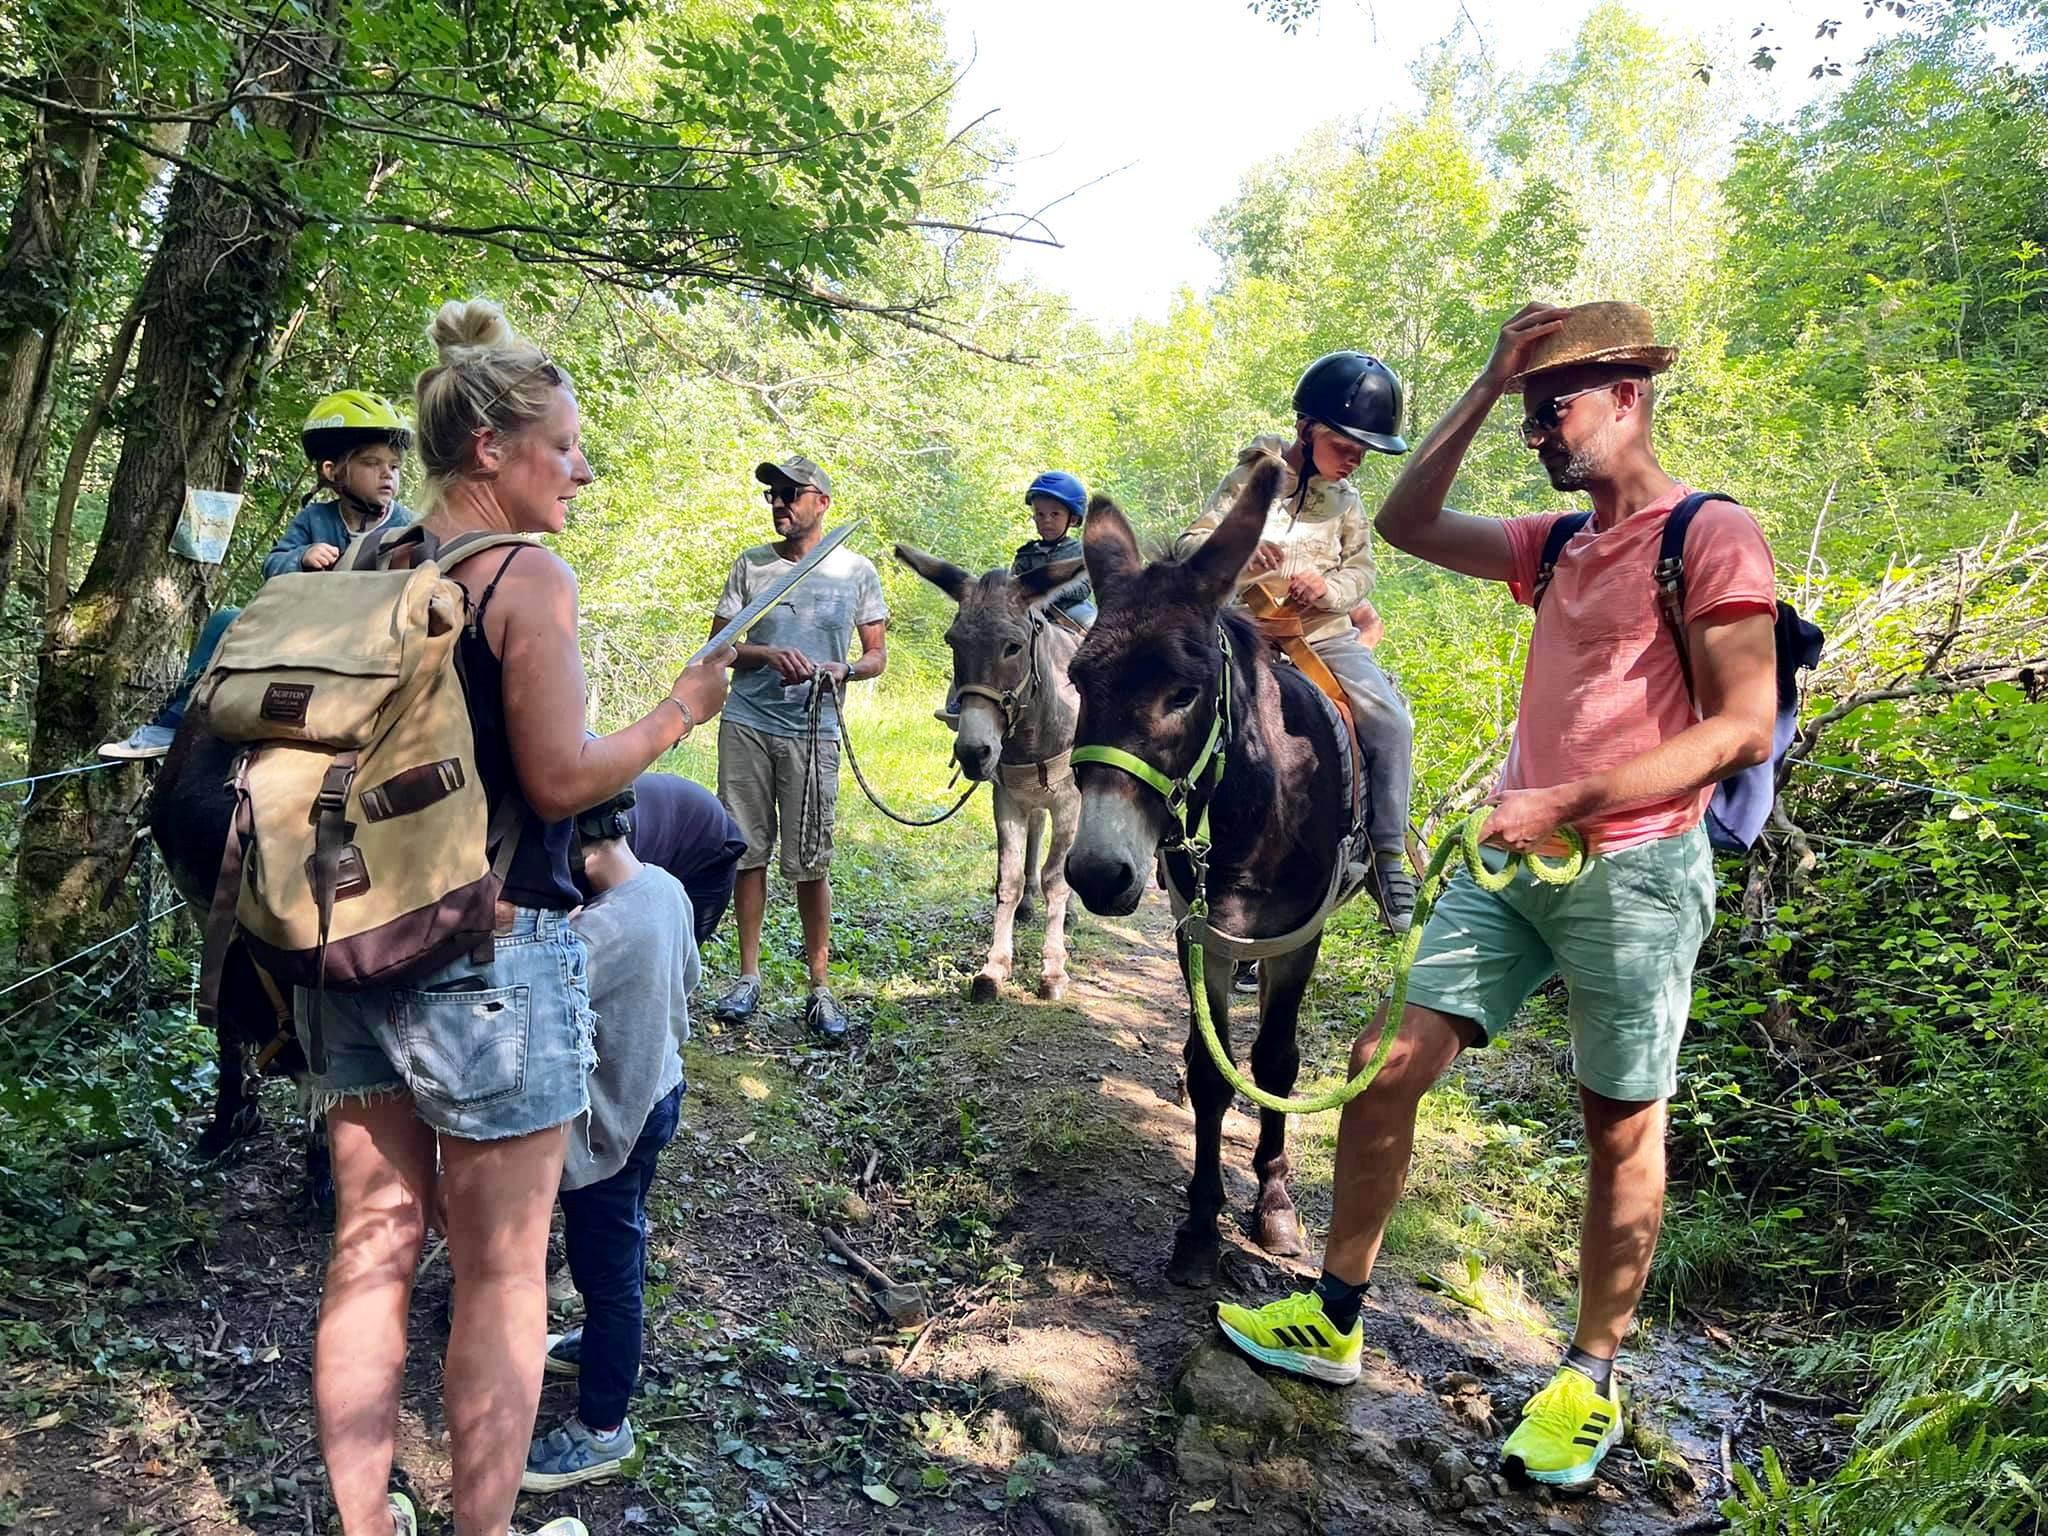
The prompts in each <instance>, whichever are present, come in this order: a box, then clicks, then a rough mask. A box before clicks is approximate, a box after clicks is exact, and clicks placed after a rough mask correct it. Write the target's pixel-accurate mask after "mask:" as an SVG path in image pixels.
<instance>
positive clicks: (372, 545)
mask: <svg viewBox="0 0 2048 1536" xmlns="http://www.w3.org/2000/svg"><path fill="white" fill-rule="evenodd" d="M407 544H418V545H421V546H423V548H424V549H425V550H426V552H427V553H426V555H425V558H427V559H432V558H433V555H432V550H433V545H434V536H433V535H432V534H431V533H428V532H427V530H426V529H425V528H423V527H421V526H420V525H419V524H418V523H408V524H407V525H406V526H404V527H403V528H384V527H378V528H372V529H370V530H369V531H368V532H366V533H359V534H357V535H356V536H355V537H354V538H353V539H351V540H349V545H348V549H347V551H346V552H345V553H344V554H343V555H342V557H341V559H340V560H338V561H336V562H335V566H334V568H335V569H336V570H338V571H381V570H382V569H384V566H385V564H386V563H387V562H388V561H389V560H390V559H391V557H392V556H393V555H395V554H396V553H397V552H398V551H399V550H400V549H402V548H403V547H404V546H406V545H407Z"/></svg>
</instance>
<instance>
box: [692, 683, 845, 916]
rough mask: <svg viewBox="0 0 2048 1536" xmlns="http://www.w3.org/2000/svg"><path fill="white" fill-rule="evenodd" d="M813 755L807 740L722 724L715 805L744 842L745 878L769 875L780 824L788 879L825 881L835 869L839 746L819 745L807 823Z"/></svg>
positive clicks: (730, 722)
mask: <svg viewBox="0 0 2048 1536" xmlns="http://www.w3.org/2000/svg"><path fill="white" fill-rule="evenodd" d="M810 755H811V743H810V739H809V738H808V737H803V736H770V735H769V734H768V733H767V732H766V731H757V730H755V729H754V728H753V727H752V726H751V725H741V724H739V723H738V722H736V721H733V720H725V719H721V720H720V721H719V722H718V798H719V799H720V800H722V801H724V802H725V808H726V810H727V811H729V812H730V813H731V815H732V819H733V820H734V821H736V822H738V823H739V824H740V835H741V836H742V837H744V838H745V839H746V840H747V851H746V852H745V853H743V854H741V855H740V863H739V867H740V868H741V869H742V870H748V869H766V868H767V867H768V855H769V853H770V852H771V851H772V850H773V849H774V847H775V834H776V831H777V828H778V824H779V827H780V830H781V833H782V875H783V878H784V879H786V880H790V881H798V880H822V879H824V878H825V874H826V872H827V871H828V870H829V869H830V868H831V867H832V819H833V813H834V812H835V811H836V810H837V809H838V806H839V743H838V742H836V741H827V740H824V739H822V738H821V739H820V740H819V742H818V749H817V790H816V798H815V800H814V802H813V803H812V805H811V807H810V811H809V814H808V817H806V814H805V809H804V800H805V798H806V796H805V792H804V780H805V779H806V777H808V775H809V772H810V762H809V758H810ZM806 860H808V861H809V862H806Z"/></svg>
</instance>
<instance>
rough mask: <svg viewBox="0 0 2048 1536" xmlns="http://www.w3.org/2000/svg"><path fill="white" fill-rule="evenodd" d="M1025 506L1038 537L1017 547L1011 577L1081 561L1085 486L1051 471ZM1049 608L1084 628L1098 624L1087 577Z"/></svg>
mask: <svg viewBox="0 0 2048 1536" xmlns="http://www.w3.org/2000/svg"><path fill="white" fill-rule="evenodd" d="M1024 505H1025V506H1027V507H1029V508H1030V509H1031V519H1032V521H1033V522H1034V523H1035V524H1036V525H1037V528H1038V537H1037V538H1035V539H1030V540H1027V541H1026V542H1025V543H1022V544H1019V545H1018V546H1017V554H1016V557H1015V558H1014V559H1012V560H1011V561H1010V574H1011V575H1012V576H1022V575H1023V574H1024V573H1025V572H1026V571H1035V570H1038V569H1040V568H1041V567H1043V566H1048V565H1053V564H1056V563H1057V562H1059V561H1061V560H1078V559H1080V558H1081V541H1080V539H1079V538H1078V537H1076V535H1075V533H1074V529H1075V528H1076V527H1078V526H1079V525H1080V522H1081V517H1082V514H1083V513H1085V512H1086V511H1087V510H1088V488H1087V487H1086V486H1084V485H1082V484H1081V482H1080V481H1079V480H1078V479H1076V478H1075V477H1074V476H1072V475H1070V474H1068V473H1067V472H1066V471H1065V470H1063V469H1049V470H1047V471H1046V472H1045V473H1044V474H1042V475H1040V476H1039V477H1038V478H1037V479H1036V480H1034V481H1032V482H1031V487H1030V489H1029V490H1027V491H1025V493H1024ZM1050 606H1051V608H1052V609H1053V611H1054V612H1055V613H1063V614H1065V615H1066V616H1067V617H1068V618H1070V619H1072V620H1073V621H1074V622H1075V623H1076V624H1078V625H1080V626H1081V628H1083V629H1086V628H1087V627H1088V626H1089V625H1090V624H1093V623H1094V622H1095V594H1094V593H1093V592H1091V591H1090V590H1089V588H1088V578H1087V577H1086V576H1077V577H1075V578H1074V579H1073V580H1072V581H1070V582H1068V583H1067V584H1066V585H1065V586H1064V587H1062V588H1060V591H1059V594H1058V595H1057V596H1056V597H1054V598H1053V600H1052V603H1051V604H1050Z"/></svg>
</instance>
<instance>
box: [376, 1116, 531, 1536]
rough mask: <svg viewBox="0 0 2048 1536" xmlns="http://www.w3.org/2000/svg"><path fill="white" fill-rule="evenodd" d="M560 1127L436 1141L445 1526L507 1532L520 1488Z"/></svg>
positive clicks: (476, 1534)
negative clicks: (447, 1500) (441, 1196)
mask: <svg viewBox="0 0 2048 1536" xmlns="http://www.w3.org/2000/svg"><path fill="white" fill-rule="evenodd" d="M565 1131H566V1127H564V1126H556V1127H554V1128H553V1129H552V1130H546V1131H536V1132H534V1133H533V1134H532V1135H530V1136H513V1137H508V1138H506V1139H505V1140H503V1141H457V1140H456V1139H454V1138H453V1137H448V1138H446V1139H444V1140H443V1141H442V1143H441V1156H442V1160H443V1168H442V1175H441V1177H442V1183H443V1186H444V1191H445V1194H446V1197H447V1212H448V1256H449V1259H450V1261H451V1263H452V1264H453V1265H454V1269H455V1323H454V1328H453V1330H452V1331H451V1333H450V1335H449V1339H448V1362H447V1369H446V1372H445V1378H444V1385H443V1395H444V1397H445V1399H446V1408H447V1415H448V1430H449V1434H450V1436H451V1438H452V1440H453V1442H454V1452H455V1531H456V1536H506V1529H507V1526H508V1523H509V1522H510V1521H511V1518H512V1504H513V1501H514V1500H515V1499H516V1498H518V1496H519V1475H520V1473H521V1472H522V1471H524V1470H525V1467H526V1452H527V1447H528V1445H529V1444H530V1443H531V1442H532V1440H533V1420H534V1414H535V1412H536V1411H537V1410H538V1408H539V1406H540V1378H541V1356H542V1354H543V1352H544V1350H545V1347H546V1343H547V1323H548V1277H547V1255H548V1221H549V1218H550V1216H551V1215H552V1214H553V1211H554V1206H555V1193H556V1191H557V1189H558V1188H559V1187H560V1185H561V1182H562V1156H563V1153H564V1152H565V1150H566V1149H567V1146H568V1141H567V1137H566V1134H565ZM350 1536H353V1533H350Z"/></svg>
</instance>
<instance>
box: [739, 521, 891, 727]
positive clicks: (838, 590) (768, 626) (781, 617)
mask: <svg viewBox="0 0 2048 1536" xmlns="http://www.w3.org/2000/svg"><path fill="white" fill-rule="evenodd" d="M793 569H795V562H794V561H790V560H785V559H783V558H782V556H780V555H778V554H777V553H776V552H775V546H774V545H773V544H757V545H756V546H754V548H752V549H750V550H748V551H747V552H746V553H745V554H743V555H741V556H740V557H739V559H737V560H735V561H734V562H733V567H732V574H731V575H730V576H728V577H726V579H725V591H724V592H723V593H722V594H720V596H719V599H718V608H717V616H718V622H719V623H721V624H722V623H724V622H725V621H726V620H727V619H729V618H731V617H732V616H733V615H734V614H736V613H738V612H739V611H740V610H741V609H742V608H744V607H746V606H747V604H748V603H750V602H752V601H753V600H754V598H755V597H756V596H758V595H759V594H760V593H762V592H764V591H766V590H767V589H768V587H769V586H770V585H771V584H773V583H774V582H775V581H776V580H777V579H778V578H780V577H782V576H784V575H786V574H787V573H788V572H790V571H791V570H793ZM888 617H889V608H888V605H887V604H886V603H884V602H883V601H882V580H881V577H880V576H878V575H877V574H876V573H875V567H874V564H873V562H871V561H869V560H867V559H866V558H864V557H863V556H860V555H856V554H855V553H854V552H853V551H852V550H850V549H848V548H846V547H845V546H844V545H841V546H840V547H839V548H838V549H835V550H833V551H832V553H831V554H829V555H827V556H826V557H825V559H824V562H823V563H822V564H821V565H819V567H818V568H817V569H816V570H814V571H812V572H811V574H810V575H809V576H807V577H805V578H804V579H803V581H802V582H800V583H799V584H798V586H797V588H796V590H795V591H794V592H791V593H789V594H788V595H787V596H786V597H784V598H783V599H782V601H781V602H779V603H777V604H776V605H775V606H774V607H772V608H770V609H769V610H768V611H767V612H766V613H764V614H762V615H761V617H760V618H758V619H756V620H755V621H754V627H753V628H752V629H750V630H748V631H747V632H746V634H745V635H744V636H743V637H742V638H743V639H744V640H745V641H746V643H747V644H749V645H772V646H788V647H790V648H792V649H794V650H798V651H801V652H802V653H803V654H804V655H806V656H808V657H810V659H811V660H813V661H845V660H846V659H847V652H848V651H849V650H850V649H851V648H852V645H853V631H854V626H856V625H859V624H879V623H881V622H882V621H883V620H885V619H887V618H888ZM785 689H788V692H787V693H786V694H785ZM725 718H726V719H728V720H730V721H732V722H734V723H735V724H737V725H745V726H751V727H752V728H753V729H755V730H757V731H765V732H766V733H767V734H768V735H770V736H801V735H803V734H804V733H805V732H806V731H807V730H808V729H809V721H808V720H807V719H806V718H805V714H804V699H803V694H802V692H801V691H800V690H798V689H794V688H789V685H788V684H787V682H786V681H785V679H784V678H783V676H782V674H781V673H780V672H778V671H776V670H775V669H774V668H773V667H748V668H746V669H744V670H742V671H736V672H734V673H733V675H732V691H731V692H730V693H728V694H727V695H726V700H725ZM818 728H819V734H821V735H822V736H824V737H826V738H827V739H828V740H831V741H837V740H838V739H839V715H838V711H837V710H835V709H834V708H833V707H832V705H831V704H830V703H827V704H825V705H824V706H823V707H822V708H821V709H820V711H819V715H818Z"/></svg>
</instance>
